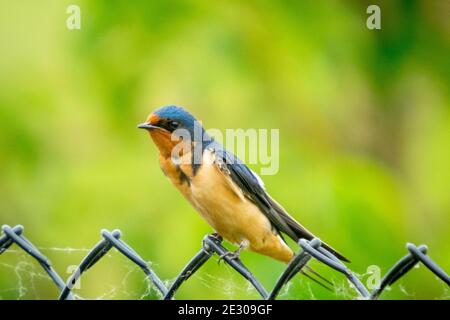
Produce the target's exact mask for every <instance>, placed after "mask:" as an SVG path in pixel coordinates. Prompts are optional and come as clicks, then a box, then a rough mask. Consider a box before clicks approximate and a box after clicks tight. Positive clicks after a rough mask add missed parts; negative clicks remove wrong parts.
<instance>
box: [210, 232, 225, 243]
mask: <svg viewBox="0 0 450 320" xmlns="http://www.w3.org/2000/svg"><path fill="white" fill-rule="evenodd" d="M209 236H210V237H211V238H214V239H216V240H217V241H220V242H222V241H223V238H222V236H221V235H220V234H218V233H217V232H214V233H211V234H210V235H209Z"/></svg>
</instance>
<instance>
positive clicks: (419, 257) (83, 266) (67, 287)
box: [0, 225, 450, 300]
mask: <svg viewBox="0 0 450 320" xmlns="http://www.w3.org/2000/svg"><path fill="white" fill-rule="evenodd" d="M2 231H3V233H2V235H1V236H0V254H2V253H3V252H5V251H6V250H8V248H9V247H10V246H11V245H12V244H14V243H15V244H17V245H18V246H19V247H20V248H21V249H22V250H24V251H25V252H26V253H27V254H29V255H30V256H32V257H33V258H34V259H36V261H37V262H38V263H39V264H40V265H41V266H42V268H43V269H44V270H45V272H46V273H47V274H48V276H49V277H50V279H51V280H52V281H53V282H54V283H55V285H56V286H57V287H58V288H59V290H60V295H59V299H60V300H66V299H75V297H74V295H73V294H72V288H73V287H74V286H75V284H76V283H77V281H78V280H79V279H80V277H81V276H82V275H83V273H85V272H86V271H88V270H89V269H90V268H91V267H92V266H94V265H95V264H96V263H97V262H98V261H99V260H100V259H102V257H104V256H105V255H106V254H107V253H108V252H109V250H111V249H112V248H113V247H114V248H116V249H117V250H118V251H119V252H120V253H121V254H123V255H124V256H125V257H127V258H128V259H129V260H131V261H132V262H133V263H134V264H136V265H137V266H139V268H140V269H142V271H143V272H144V274H145V277H146V278H148V279H149V280H150V282H151V283H152V284H153V285H154V287H155V288H156V290H158V291H159V292H160V293H161V296H162V297H163V299H165V300H169V299H173V298H174V296H175V294H176V292H177V290H178V289H179V288H180V286H181V285H182V284H183V283H184V282H186V281H187V280H188V279H189V278H190V277H191V276H192V275H193V274H194V273H195V272H196V271H197V270H198V269H199V268H201V267H202V266H203V265H204V264H205V262H206V261H208V260H209V259H210V258H211V257H212V256H213V255H218V256H220V257H221V259H223V260H224V261H225V262H226V263H227V264H228V265H230V266H231V267H232V268H233V269H234V270H235V271H236V272H237V273H239V274H240V275H241V276H242V277H244V278H245V279H246V280H247V281H249V282H250V283H251V285H252V286H253V287H254V288H255V289H256V291H257V292H258V293H259V295H260V296H261V298H263V299H266V300H274V299H276V298H277V296H278V294H279V293H280V290H281V289H282V288H283V287H284V285H286V283H287V282H288V281H289V280H290V279H292V278H293V277H294V275H295V274H297V273H299V272H303V271H304V270H303V269H304V268H305V266H306V264H307V263H308V261H309V260H310V259H312V258H314V259H316V260H317V261H319V262H321V263H323V264H325V265H326V266H328V267H330V268H332V269H334V270H335V271H337V272H339V273H341V274H343V275H344V276H345V277H346V278H347V279H348V280H349V281H350V283H351V284H352V285H353V287H354V288H355V290H356V291H357V293H358V295H359V297H360V298H362V299H369V300H374V299H377V298H378V297H379V296H380V295H381V293H382V292H383V290H384V289H385V288H386V287H388V286H391V285H393V284H394V283H395V282H396V281H397V280H398V279H399V278H401V277H402V276H404V275H405V274H406V273H407V272H408V271H410V270H411V269H412V268H413V267H414V266H415V265H416V264H417V263H419V262H421V263H422V264H423V265H424V266H425V267H426V268H428V270H430V271H431V272H432V273H434V274H435V275H436V276H437V277H438V278H439V279H441V280H442V281H443V282H444V283H445V284H447V286H450V277H449V276H448V274H447V273H446V272H445V271H444V270H443V269H442V268H441V267H439V266H438V265H437V264H436V263H435V262H434V261H433V260H432V259H431V258H430V257H429V256H428V255H427V251H428V248H427V246H426V245H420V246H415V245H413V244H411V243H408V244H407V245H406V248H407V249H408V251H409V252H408V254H406V255H405V256H404V257H402V258H401V259H399V260H398V261H397V262H396V263H395V264H394V266H393V267H392V268H391V269H390V270H389V271H388V272H387V273H386V275H385V276H384V277H383V278H382V280H381V282H380V285H379V286H378V287H377V288H376V289H374V290H372V291H369V290H368V289H367V288H366V287H365V286H364V284H363V283H362V282H361V281H360V280H359V279H358V277H357V276H356V274H355V273H354V272H353V271H352V270H350V269H349V268H348V267H347V266H346V265H344V264H343V263H342V262H341V261H340V260H339V259H338V258H336V257H335V256H334V255H333V254H332V253H330V252H329V251H327V250H326V249H324V248H323V247H322V246H321V242H320V240H319V239H317V238H315V239H312V240H310V241H308V240H305V239H300V241H299V243H298V244H299V245H300V247H301V249H302V250H301V251H300V252H299V253H297V254H296V255H295V257H294V258H293V259H292V261H291V262H290V263H289V264H288V265H287V267H286V269H285V270H284V271H283V272H282V274H281V275H280V276H279V278H278V280H277V282H276V283H275V286H274V287H273V289H272V290H271V291H270V292H269V291H267V290H266V289H265V288H264V286H263V285H262V284H261V283H260V282H259V281H258V280H257V279H256V278H255V277H254V276H253V274H252V273H251V272H250V271H249V270H248V268H247V267H246V266H245V265H244V264H243V263H242V261H241V260H240V259H239V258H238V257H236V256H234V255H232V254H231V252H230V251H228V250H227V249H226V248H225V247H223V246H222V239H221V238H220V237H218V236H216V235H206V236H205V237H204V239H203V241H202V247H201V249H200V250H199V252H198V253H197V254H196V255H195V256H194V257H193V258H192V259H191V260H190V261H189V262H188V264H187V265H186V266H185V267H184V268H183V270H182V271H181V272H180V274H179V275H178V276H177V278H176V279H175V281H174V282H173V283H172V284H171V285H170V286H169V287H166V285H165V284H164V282H163V281H161V279H160V278H159V277H158V275H157V274H156V273H155V272H154V271H153V270H152V269H151V268H150V266H149V265H148V263H147V262H146V261H145V260H144V259H142V257H141V256H140V255H139V254H138V253H137V252H135V251H134V250H133V249H132V248H131V247H130V246H129V245H128V244H126V243H125V242H124V241H123V240H121V239H120V237H121V232H120V231H119V230H114V231H112V232H110V231H108V230H102V231H101V236H102V239H101V240H100V241H99V242H98V243H97V244H96V245H95V246H94V247H93V248H92V249H91V250H90V251H89V252H88V253H87V255H86V256H85V257H84V258H83V260H82V261H81V262H80V264H79V265H78V267H77V268H76V270H75V271H74V272H73V274H72V275H71V276H70V277H69V279H68V280H67V282H64V281H63V279H62V278H61V277H60V276H59V274H58V273H57V272H56V271H55V270H54V269H53V267H52V265H51V263H50V261H49V259H47V257H45V256H44V255H43V254H42V253H41V252H40V251H39V250H38V248H37V247H36V246H35V245H33V243H31V242H30V241H29V240H28V239H27V238H26V237H25V236H24V235H23V231H24V228H23V227H22V226H21V225H17V226H15V227H12V228H11V227H10V226H8V225H3V226H2Z"/></svg>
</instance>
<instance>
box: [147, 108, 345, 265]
mask: <svg viewBox="0 0 450 320" xmlns="http://www.w3.org/2000/svg"><path fill="white" fill-rule="evenodd" d="M138 128H141V129H145V130H147V131H148V132H149V134H150V137H151V138H152V140H153V142H154V143H155V144H156V146H157V148H158V149H159V163H160V166H161V169H162V171H163V172H164V174H165V175H166V176H167V177H168V178H169V180H170V181H171V182H172V183H173V185H174V186H175V187H176V188H177V189H178V190H179V191H180V192H181V193H182V194H183V196H184V197H185V198H186V199H187V200H188V201H189V202H190V203H191V204H192V206H193V207H194V208H195V209H196V210H197V211H198V212H199V213H200V215H201V216H202V217H203V218H204V219H205V220H206V222H207V223H209V224H210V225H211V226H212V227H213V229H214V230H215V231H216V233H217V234H218V235H219V236H221V237H223V238H224V239H226V240H228V241H229V242H231V243H233V244H236V245H238V246H239V247H238V249H237V250H236V251H235V252H234V254H236V255H237V256H238V255H239V253H240V252H241V250H243V249H249V250H250V251H254V252H257V253H260V254H263V255H266V256H269V257H272V258H274V259H276V260H280V261H283V262H286V263H287V262H289V261H291V259H292V258H293V256H294V252H293V251H292V249H291V248H290V247H289V246H288V245H287V244H286V242H285V240H284V238H283V234H285V235H287V236H288V237H290V238H291V239H292V240H294V241H296V242H297V241H298V240H299V239H301V238H304V239H307V240H310V239H312V238H314V235H313V234H312V233H311V232H310V231H308V230H307V229H306V228H305V227H303V226H302V225H301V224H299V223H298V222H297V221H296V220H295V219H294V218H293V217H292V216H290V215H289V214H288V213H287V212H286V210H285V209H284V208H283V207H282V206H281V205H280V204H279V203H278V202H276V201H275V200H274V199H273V198H272V197H271V196H270V195H269V194H268V193H267V191H266V189H265V187H264V184H263V182H262V180H261V178H260V177H259V176H258V175H257V174H256V173H254V172H253V171H252V170H251V169H250V168H248V167H247V166H246V165H245V164H244V163H243V162H242V161H241V160H240V159H239V158H238V157H236V156H235V155H234V154H232V153H231V152H229V151H227V150H225V148H224V147H223V146H222V145H221V144H219V143H218V142H216V141H214V139H212V138H211V137H210V136H209V135H208V134H207V133H206V131H205V129H204V128H203V126H202V125H201V124H200V122H198V121H197V120H196V118H195V117H194V116H193V115H192V114H191V113H189V112H188V111H186V110H185V109H183V108H181V107H177V106H165V107H161V108H159V109H157V110H156V111H154V112H153V113H151V114H150V115H149V116H148V118H147V120H146V122H144V123H142V124H140V125H138ZM177 132H184V133H185V135H182V134H177ZM186 133H187V135H186ZM186 136H188V138H186ZM180 145H181V146H182V147H181V148H180V147H179V146H180ZM176 146H178V147H176ZM174 148H177V149H176V151H175V152H174V150H175V149H174ZM322 246H323V247H325V248H326V249H327V250H328V251H330V252H331V253H333V254H334V255H335V256H336V257H338V258H339V259H340V260H342V261H347V262H348V261H349V260H348V259H347V258H345V257H344V256H343V255H342V254H340V253H339V252H338V251H336V250H335V249H333V248H332V247H330V246H329V245H327V244H325V243H323V244H322Z"/></svg>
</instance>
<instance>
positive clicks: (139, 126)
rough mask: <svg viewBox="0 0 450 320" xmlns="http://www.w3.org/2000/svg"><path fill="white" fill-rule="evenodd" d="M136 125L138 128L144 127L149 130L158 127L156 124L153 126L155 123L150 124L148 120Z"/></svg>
mask: <svg viewBox="0 0 450 320" xmlns="http://www.w3.org/2000/svg"><path fill="white" fill-rule="evenodd" d="M137 127H138V128H139V129H146V130H150V129H159V127H158V126H155V125H153V124H150V123H148V122H144V123H141V124H139V125H138V126H137Z"/></svg>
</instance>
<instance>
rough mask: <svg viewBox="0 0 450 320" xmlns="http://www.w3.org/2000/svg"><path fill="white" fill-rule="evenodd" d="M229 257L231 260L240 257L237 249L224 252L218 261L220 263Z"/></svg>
mask: <svg viewBox="0 0 450 320" xmlns="http://www.w3.org/2000/svg"><path fill="white" fill-rule="evenodd" d="M225 257H229V258H230V259H231V260H234V259H239V253H238V252H235V251H227V252H225V253H224V254H222V255H220V257H219V261H217V263H218V264H220V262H221V261H222V260H223V259H224V258H225Z"/></svg>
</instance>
